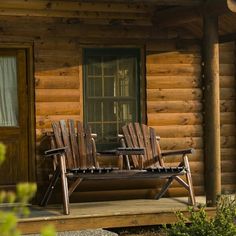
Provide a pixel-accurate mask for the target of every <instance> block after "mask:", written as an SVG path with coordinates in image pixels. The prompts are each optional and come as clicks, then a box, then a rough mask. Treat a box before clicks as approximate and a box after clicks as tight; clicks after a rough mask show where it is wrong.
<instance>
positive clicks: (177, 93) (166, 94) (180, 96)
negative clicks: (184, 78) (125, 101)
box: [147, 88, 203, 101]
mask: <svg viewBox="0 0 236 236" xmlns="http://www.w3.org/2000/svg"><path fill="white" fill-rule="evenodd" d="M202 93H203V92H202V90H201V89H199V88H196V89H194V88H193V89H147V100H148V101H157V100H159V101H168V100H169V101H176V100H180V101H181V100H182V101H183V100H200V99H201V98H202Z"/></svg>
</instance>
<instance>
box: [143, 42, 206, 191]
mask: <svg viewBox="0 0 236 236" xmlns="http://www.w3.org/2000/svg"><path fill="white" fill-rule="evenodd" d="M190 42H191V41H189V42H186V44H185V47H182V48H181V47H179V48H176V49H174V50H173V49H169V48H167V47H164V46H162V47H160V48H154V49H153V50H152V48H149V49H148V51H147V57H146V59H147V60H146V75H147V118H148V125H150V126H153V127H155V129H156V131H157V133H158V134H159V135H160V136H161V146H162V148H163V149H164V150H173V149H183V148H186V147H193V148H195V149H196V152H195V154H194V155H192V156H191V158H190V160H191V161H190V166H191V171H192V174H193V183H194V187H195V191H196V194H203V193H204V156H203V148H204V147H203V114H202V110H203V104H202V88H201V86H202V68H201V61H202V58H201V48H200V45H197V44H194V43H190ZM176 160H177V158H175V159H174V160H173V162H176ZM169 162H171V161H169Z"/></svg>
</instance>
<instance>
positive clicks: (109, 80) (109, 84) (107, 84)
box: [104, 76, 117, 97]
mask: <svg viewBox="0 0 236 236" xmlns="http://www.w3.org/2000/svg"><path fill="white" fill-rule="evenodd" d="M116 95H117V89H116V80H115V77H110V76H109V77H104V96H110V97H114V96H116Z"/></svg>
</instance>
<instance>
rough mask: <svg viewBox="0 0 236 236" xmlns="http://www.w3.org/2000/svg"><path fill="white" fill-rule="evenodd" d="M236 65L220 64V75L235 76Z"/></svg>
mask: <svg viewBox="0 0 236 236" xmlns="http://www.w3.org/2000/svg"><path fill="white" fill-rule="evenodd" d="M234 74H235V66H234V64H233V63H232V64H220V76H234Z"/></svg>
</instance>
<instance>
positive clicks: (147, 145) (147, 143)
mask: <svg viewBox="0 0 236 236" xmlns="http://www.w3.org/2000/svg"><path fill="white" fill-rule="evenodd" d="M141 127H142V132H143V138H144V145H145V148H146V152H147V160H151V159H152V158H153V156H152V147H151V142H150V134H149V128H148V127H147V126H146V125H144V124H142V125H141Z"/></svg>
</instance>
